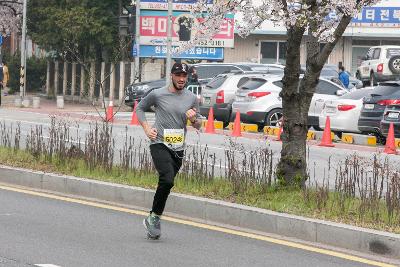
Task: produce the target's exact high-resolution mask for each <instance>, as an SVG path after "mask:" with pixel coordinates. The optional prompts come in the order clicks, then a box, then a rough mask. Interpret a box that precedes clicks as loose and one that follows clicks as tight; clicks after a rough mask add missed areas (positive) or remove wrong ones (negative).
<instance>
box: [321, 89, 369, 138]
mask: <svg viewBox="0 0 400 267" xmlns="http://www.w3.org/2000/svg"><path fill="white" fill-rule="evenodd" d="M371 91H372V88H365V89H361V90H356V91H353V92H350V93H348V94H345V95H343V96H341V97H339V98H338V99H333V100H327V101H325V104H324V107H323V109H322V112H321V114H320V116H319V127H320V128H321V129H324V128H325V122H326V117H328V116H329V118H330V122H331V125H330V126H331V130H332V131H333V132H335V133H336V134H337V135H338V136H339V137H341V134H342V133H343V132H349V133H359V132H360V130H359V129H358V119H359V117H360V113H361V109H362V106H363V98H364V97H366V96H368V95H369V94H370V93H371Z"/></svg>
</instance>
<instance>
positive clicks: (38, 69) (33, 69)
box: [4, 53, 47, 93]
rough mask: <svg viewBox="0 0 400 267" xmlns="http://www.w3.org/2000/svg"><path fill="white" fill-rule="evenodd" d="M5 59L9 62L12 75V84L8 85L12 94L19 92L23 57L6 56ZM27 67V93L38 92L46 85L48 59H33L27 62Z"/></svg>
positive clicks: (16, 55)
mask: <svg viewBox="0 0 400 267" xmlns="http://www.w3.org/2000/svg"><path fill="white" fill-rule="evenodd" d="M4 59H5V61H6V62H7V65H8V70H9V73H10V82H9V85H8V87H10V89H11V90H10V93H12V92H19V81H20V76H19V74H20V68H21V55H20V53H16V54H15V55H10V54H6V55H5V57H4ZM26 65H27V69H26V74H27V76H26V91H27V92H38V91H40V90H41V89H42V87H43V86H44V85H45V84H46V68H47V63H46V59H44V58H36V57H31V58H28V59H27V60H26Z"/></svg>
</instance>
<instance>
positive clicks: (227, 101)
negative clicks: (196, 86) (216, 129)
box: [200, 72, 266, 127]
mask: <svg viewBox="0 0 400 267" xmlns="http://www.w3.org/2000/svg"><path fill="white" fill-rule="evenodd" d="M265 75H266V74H262V73H258V72H246V73H224V74H219V75H217V76H216V77H215V78H214V79H212V80H211V81H210V82H208V83H207V84H206V85H205V86H204V87H203V88H202V93H201V102H200V114H201V115H203V116H206V117H208V114H209V111H210V108H211V107H213V111H214V119H216V120H218V121H222V122H223V123H224V127H226V126H228V124H229V122H230V119H231V114H232V102H233V101H234V99H235V93H236V90H238V88H239V86H241V85H242V84H244V83H245V82H246V81H248V80H249V79H251V78H254V77H264V76H265Z"/></svg>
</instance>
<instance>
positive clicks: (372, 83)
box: [369, 72, 377, 86]
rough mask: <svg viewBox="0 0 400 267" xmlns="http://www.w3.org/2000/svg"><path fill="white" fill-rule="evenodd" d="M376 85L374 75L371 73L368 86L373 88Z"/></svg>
mask: <svg viewBox="0 0 400 267" xmlns="http://www.w3.org/2000/svg"><path fill="white" fill-rule="evenodd" d="M376 84H377V83H376V79H375V75H374V73H373V72H371V74H370V75H369V85H370V86H375V85H376Z"/></svg>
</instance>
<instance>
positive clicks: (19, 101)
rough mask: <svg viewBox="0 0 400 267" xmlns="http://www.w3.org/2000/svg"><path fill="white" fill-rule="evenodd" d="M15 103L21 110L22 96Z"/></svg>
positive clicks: (16, 98)
mask: <svg viewBox="0 0 400 267" xmlns="http://www.w3.org/2000/svg"><path fill="white" fill-rule="evenodd" d="M14 103H15V106H16V107H17V108H21V107H22V99H21V97H20V96H17V97H15V99H14Z"/></svg>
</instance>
